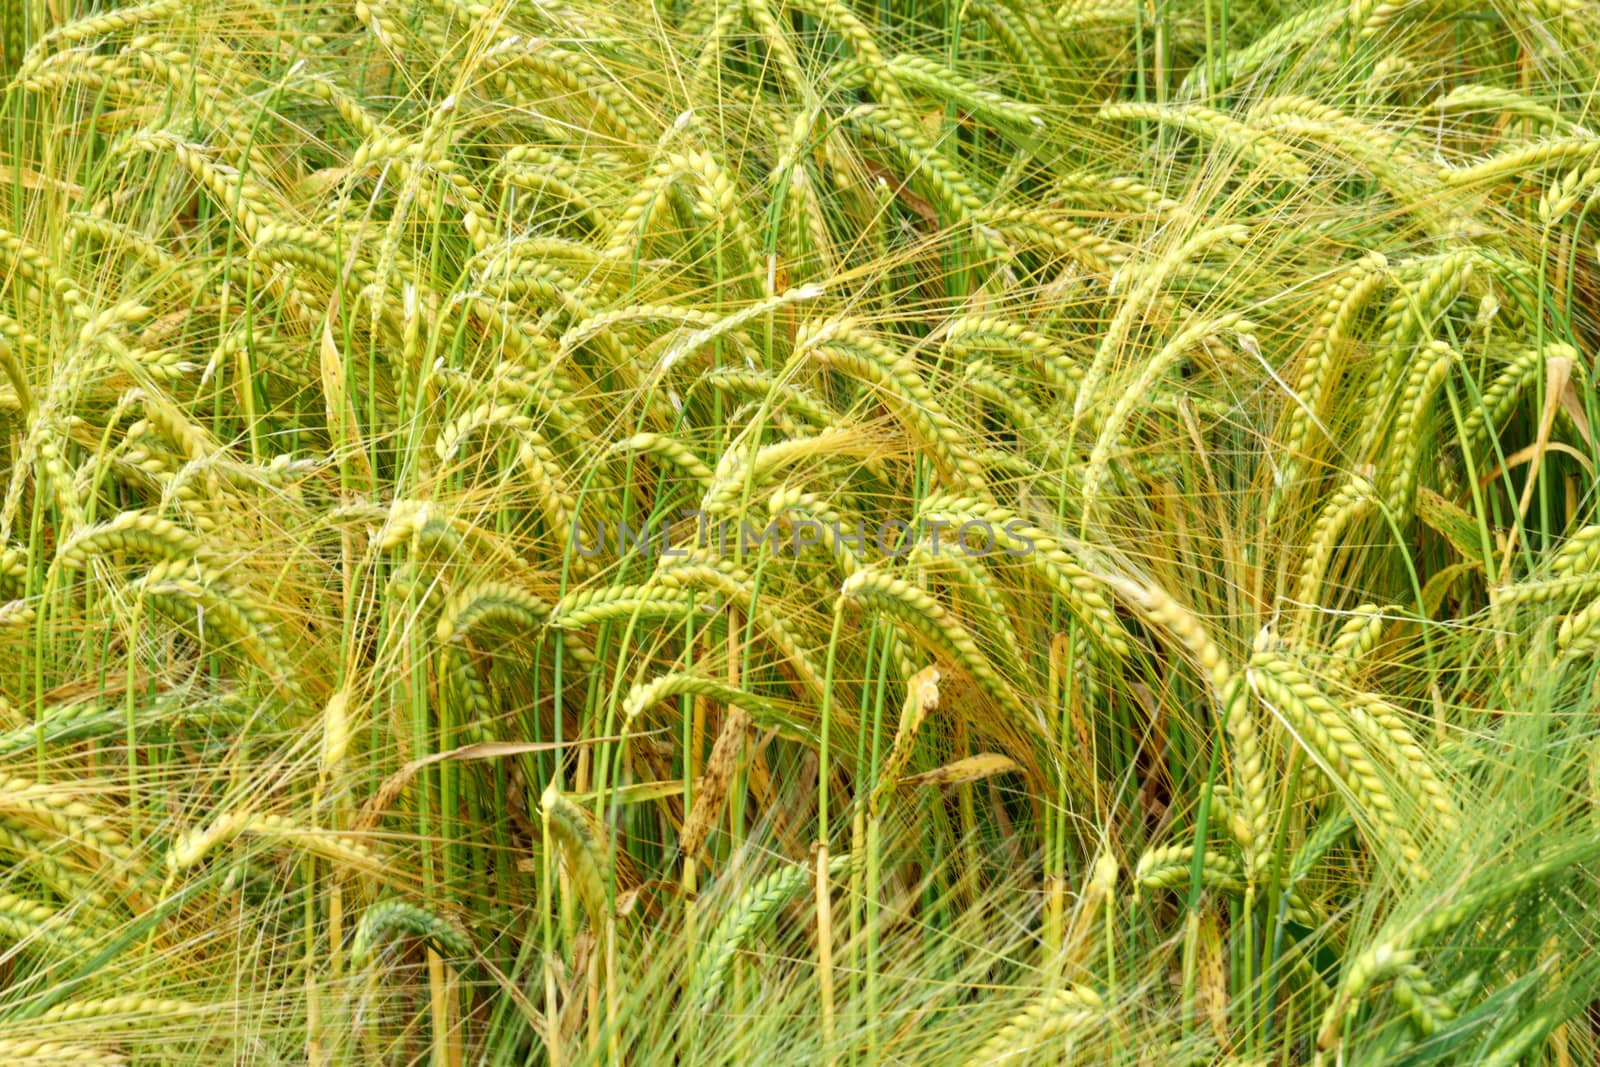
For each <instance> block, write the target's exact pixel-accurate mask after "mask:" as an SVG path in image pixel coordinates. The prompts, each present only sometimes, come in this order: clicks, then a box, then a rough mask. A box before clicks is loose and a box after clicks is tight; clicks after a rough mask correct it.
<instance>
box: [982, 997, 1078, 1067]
mask: <svg viewBox="0 0 1600 1067" xmlns="http://www.w3.org/2000/svg"><path fill="white" fill-rule="evenodd" d="M1104 1017H1105V1002H1104V1001H1102V1000H1101V999H1100V995H1099V994H1098V993H1096V992H1094V990H1092V989H1089V988H1087V987H1085V986H1073V987H1071V988H1068V989H1056V990H1052V991H1050V992H1048V993H1045V994H1043V995H1041V996H1039V997H1038V998H1037V999H1035V1000H1034V1001H1033V1003H1031V1004H1029V1005H1028V1006H1027V1007H1026V1008H1024V1009H1023V1010H1022V1011H1020V1012H1018V1013H1017V1014H1016V1015H1014V1016H1012V1017H1011V1018H1010V1019H1008V1020H1006V1023H1005V1025H1004V1026H1002V1027H1001V1028H1000V1029H999V1030H998V1031H996V1033H995V1034H994V1036H993V1037H991V1038H989V1039H988V1040H987V1041H985V1042H984V1043H983V1045H982V1046H980V1047H979V1048H978V1050H977V1051H976V1052H974V1053H973V1054H972V1055H971V1056H970V1057H969V1058H968V1059H967V1061H966V1062H967V1063H968V1064H971V1065H972V1067H980V1065H982V1064H991V1063H1012V1062H1027V1059H1028V1056H1029V1054H1030V1053H1032V1052H1034V1051H1035V1050H1037V1049H1039V1048H1041V1047H1055V1045H1056V1043H1057V1040H1058V1039H1059V1038H1060V1037H1061V1036H1062V1035H1064V1034H1071V1033H1072V1032H1073V1031H1075V1030H1078V1029H1080V1028H1083V1027H1087V1026H1089V1025H1091V1024H1093V1023H1096V1022H1098V1021H1100V1020H1101V1019H1103V1018H1104Z"/></svg>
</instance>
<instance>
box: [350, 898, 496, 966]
mask: <svg viewBox="0 0 1600 1067" xmlns="http://www.w3.org/2000/svg"><path fill="white" fill-rule="evenodd" d="M398 937H410V938H414V939H416V940H418V941H421V942H423V943H424V944H426V945H427V946H428V947H429V948H432V949H434V950H436V951H437V952H439V954H440V955H442V956H444V957H446V958H447V959H451V960H468V959H471V958H472V956H473V951H472V942H471V941H470V940H469V939H468V938H467V935H466V934H464V933H462V932H461V931H460V930H459V929H457V928H456V926H455V924H453V923H451V922H449V921H448V920H446V919H444V918H442V917H440V916H439V915H437V914H435V913H434V912H432V911H429V910H428V909H427V908H423V907H419V906H418V905H416V904H411V903H407V902H406V901H403V900H384V901H380V902H378V903H377V904H374V905H372V906H371V907H369V908H368V909H367V910H366V911H365V912H364V913H363V914H362V916H361V921H360V922H359V923H357V924H356V931H355V936H354V937H353V938H352V939H351V942H350V959H351V962H352V963H354V964H355V965H356V966H358V967H360V966H364V965H365V964H366V963H367V962H369V961H370V960H371V959H372V956H373V953H374V951H375V950H376V949H377V948H378V946H379V944H380V943H382V942H384V941H389V940H393V939H395V938H398Z"/></svg>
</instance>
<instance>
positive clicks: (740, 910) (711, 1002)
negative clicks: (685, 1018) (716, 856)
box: [691, 853, 856, 1012]
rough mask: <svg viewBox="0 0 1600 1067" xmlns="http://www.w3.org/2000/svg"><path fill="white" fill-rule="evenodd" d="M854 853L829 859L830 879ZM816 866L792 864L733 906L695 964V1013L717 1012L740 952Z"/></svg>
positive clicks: (847, 866)
mask: <svg viewBox="0 0 1600 1067" xmlns="http://www.w3.org/2000/svg"><path fill="white" fill-rule="evenodd" d="M855 862H856V860H855V857H854V856H853V855H852V854H851V853H841V854H839V855H836V856H830V857H829V858H828V876H829V877H830V878H840V877H843V876H844V875H845V874H846V873H848V872H849V871H850V869H851V867H852V866H853V865H854V864H855ZM814 866H815V865H812V866H807V865H805V864H792V865H787V866H784V867H781V868H779V869H778V870H776V871H774V872H772V873H771V874H769V875H767V876H765V877H764V878H761V879H760V880H758V881H757V882H755V883H754V884H753V885H751V886H750V888H749V889H747V890H746V891H745V893H744V895H743V896H741V897H740V898H739V899H738V900H737V901H735V902H734V904H733V905H732V907H730V908H729V909H728V912H727V914H725V915H724V916H723V917H722V919H721V920H720V921H719V922H718V923H717V925H716V927H715V928H714V929H713V930H712V931H711V933H710V934H709V935H707V937H706V940H705V944H704V947H702V948H701V950H700V955H699V957H698V958H697V959H696V960H695V964H694V988H693V992H692V994H691V997H692V1000H693V1003H694V1005H695V1010H697V1011H701V1012H705V1011H711V1010H714V1009H715V1007H716V1005H717V1001H718V1000H719V999H720V997H721V995H722V990H723V987H724V985H726V983H727V979H728V972H729V971H730V970H732V968H733V961H734V958H735V957H736V956H738V954H739V951H740V950H741V949H743V948H744V947H745V945H746V944H747V943H748V942H749V940H750V938H751V937H753V936H754V935H755V934H756V932H757V931H758V930H760V929H761V927H762V925H763V924H765V923H766V922H768V921H770V920H771V919H772V918H773V916H775V915H776V914H777V913H778V911H779V910H780V909H782V908H783V906H784V905H786V904H788V903H789V901H790V900H791V899H793V897H794V896H795V894H797V893H798V892H799V891H800V890H801V889H802V888H803V887H805V886H806V885H807V884H808V883H809V882H810V881H811V878H812V876H813V875H814V873H815V871H814Z"/></svg>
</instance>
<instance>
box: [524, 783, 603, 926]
mask: <svg viewBox="0 0 1600 1067" xmlns="http://www.w3.org/2000/svg"><path fill="white" fill-rule="evenodd" d="M540 810H541V811H542V812H543V814H544V824H545V827H546V829H547V832H548V837H547V842H546V845H547V847H550V846H551V845H553V846H554V847H555V848H557V849H558V850H559V854H560V856H561V864H562V868H563V869H564V870H565V871H566V872H567V877H568V878H569V879H570V880H571V882H572V885H573V887H574V888H575V889H576V891H577V894H578V898H579V899H580V900H581V901H583V907H584V910H585V911H587V912H588V915H589V924H590V926H591V927H592V928H594V929H595V930H600V929H602V928H604V926H605V924H606V920H607V917H608V916H609V915H610V914H611V907H610V905H609V904H608V903H607V894H606V886H607V885H608V884H609V883H610V872H611V862H610V859H609V850H608V848H607V847H606V845H605V843H604V832H603V830H602V829H601V827H600V826H599V824H598V820H596V819H595V817H594V816H593V815H592V814H591V813H590V812H588V811H585V810H584V809H583V808H580V807H578V806H577V805H576V804H574V803H573V802H572V801H570V800H568V799H567V798H566V797H564V796H562V795H561V791H560V790H558V789H557V788H556V787H555V785H554V783H552V784H551V785H549V786H547V787H546V788H545V791H544V796H543V798H542V799H541V801H540Z"/></svg>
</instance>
